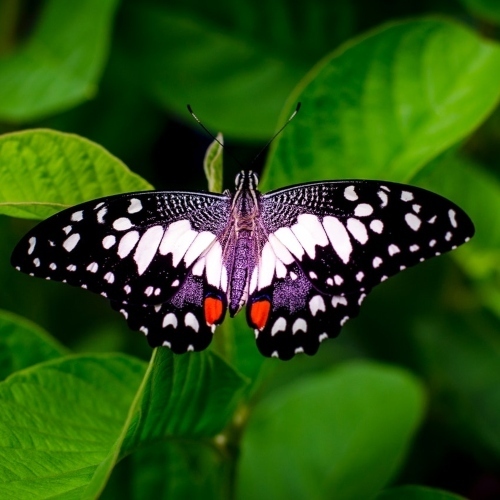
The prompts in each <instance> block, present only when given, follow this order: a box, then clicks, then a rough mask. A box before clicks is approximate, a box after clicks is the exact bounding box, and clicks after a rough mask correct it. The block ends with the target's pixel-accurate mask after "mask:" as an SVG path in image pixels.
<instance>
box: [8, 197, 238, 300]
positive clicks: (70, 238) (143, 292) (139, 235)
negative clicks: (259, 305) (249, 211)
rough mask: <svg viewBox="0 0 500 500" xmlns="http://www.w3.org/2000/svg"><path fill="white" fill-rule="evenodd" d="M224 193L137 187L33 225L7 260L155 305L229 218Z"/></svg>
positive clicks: (55, 277)
mask: <svg viewBox="0 0 500 500" xmlns="http://www.w3.org/2000/svg"><path fill="white" fill-rule="evenodd" d="M229 210H230V199H229V198H228V197H226V196H222V195H215V194H213V195H212V194H202V193H183V192H160V191H151V192H142V193H129V194H124V195H117V196H111V197H108V198H103V199H101V200H95V201H91V202H87V203H83V204H81V205H78V206H76V207H73V208H70V209H67V210H64V211H62V212H60V213H58V214H56V215H55V216H52V217H50V218H49V219H47V220H45V221H44V222H42V223H40V224H39V225H37V226H36V227H35V228H33V229H32V230H31V231H30V232H29V233H28V234H27V235H26V236H25V237H24V238H23V239H22V240H21V241H20V242H19V244H18V245H17V247H16V249H15V250H14V252H13V254H12V265H14V266H15V267H16V268H17V269H19V270H21V271H23V272H25V273H28V274H31V275H32V276H38V277H42V278H46V279H52V280H57V281H64V282H67V283H69V284H71V285H75V286H80V287H82V288H86V289H88V290H90V291H92V292H96V293H100V294H101V295H103V296H105V297H107V298H109V299H111V300H114V301H118V302H127V303H131V304H141V305H157V304H161V303H163V302H165V301H167V300H168V299H169V298H170V297H172V295H174V294H175V293H176V291H177V290H178V289H179V287H181V285H182V284H183V282H184V280H185V278H186V275H187V274H188V272H189V270H190V269H191V267H192V266H193V264H194V263H195V262H196V261H197V259H199V258H200V256H203V255H204V254H205V253H206V252H208V251H209V250H210V248H211V246H212V245H213V244H214V242H215V241H216V239H217V236H218V234H220V233H221V232H222V231H223V230H224V228H225V225H226V223H227V219H228V217H229Z"/></svg>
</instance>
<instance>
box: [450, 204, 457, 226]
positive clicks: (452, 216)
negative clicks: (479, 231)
mask: <svg viewBox="0 0 500 500" xmlns="http://www.w3.org/2000/svg"><path fill="white" fill-rule="evenodd" d="M456 215H457V214H456V213H455V210H452V209H451V208H450V210H448V217H449V218H450V222H451V225H452V226H453V227H457V219H456Z"/></svg>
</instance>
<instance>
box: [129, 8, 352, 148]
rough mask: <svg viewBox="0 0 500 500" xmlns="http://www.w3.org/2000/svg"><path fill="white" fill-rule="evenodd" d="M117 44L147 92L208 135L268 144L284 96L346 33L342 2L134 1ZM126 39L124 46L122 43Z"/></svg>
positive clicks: (348, 18) (347, 15)
mask: <svg viewBox="0 0 500 500" xmlns="http://www.w3.org/2000/svg"><path fill="white" fill-rule="evenodd" d="M123 19H125V20H126V21H128V22H127V24H126V29H124V31H123V32H124V36H123V38H124V40H123V44H126V45H127V47H129V53H131V54H134V56H135V59H136V64H138V66H139V68H140V70H139V71H140V73H141V74H142V75H144V83H145V85H146V86H147V88H148V90H149V91H150V92H151V93H152V94H153V95H154V96H155V97H156V99H157V100H158V101H159V102H160V103H161V104H162V105H163V106H165V107H166V108H168V109H169V110H171V111H174V112H176V113H177V115H178V116H180V117H181V118H184V120H185V121H187V120H188V119H189V115H188V114H187V113H186V108H185V106H186V104H188V103H190V104H192V105H193V107H194V109H195V111H196V113H197V114H198V116H199V117H200V118H202V120H203V122H204V123H205V124H206V125H207V126H208V127H209V128H211V129H212V130H220V131H222V132H223V133H224V134H225V135H227V136H239V137H242V138H254V139H255V138H260V139H268V138H269V137H270V136H271V134H272V131H273V129H274V126H275V124H276V119H277V116H278V113H279V111H280V109H281V108H282V106H283V103H284V101H285V99H286V96H287V95H288V94H289V93H290V92H291V90H292V89H293V87H294V86H295V85H296V84H297V82H298V81H299V80H300V78H302V76H303V75H304V74H305V73H306V71H308V70H309V68H310V67H311V66H312V65H313V64H314V63H315V62H316V61H317V60H318V58H320V57H322V56H323V54H324V53H325V52H326V51H328V50H331V49H333V48H334V47H336V46H337V45H338V43H339V42H340V41H341V40H343V39H345V38H346V37H347V35H348V34H350V33H351V32H352V26H353V6H352V5H351V2H349V1H347V0H341V1H336V2H328V1H324V0H314V1H305V0H301V1H297V2H293V3H291V2H284V1H282V0H278V1H272V2H268V3H266V4H265V5H263V4H262V3H261V2H259V1H258V0H244V1H239V2H237V3H234V2H231V0H215V1H213V2H200V1H199V0H189V1H186V0H182V1H178V0H176V1H171V2H152V1H149V2H141V3H139V2H136V3H135V4H131V5H129V6H128V7H126V8H125V9H124V18H123ZM125 36H126V39H125Z"/></svg>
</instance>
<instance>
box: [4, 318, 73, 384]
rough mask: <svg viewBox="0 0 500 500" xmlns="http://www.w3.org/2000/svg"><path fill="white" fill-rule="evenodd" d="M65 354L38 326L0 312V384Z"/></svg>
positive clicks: (62, 348) (64, 350)
mask: <svg viewBox="0 0 500 500" xmlns="http://www.w3.org/2000/svg"><path fill="white" fill-rule="evenodd" d="M64 354H66V349H64V347H63V346H61V345H59V344H58V343H57V342H56V341H55V340H54V339H52V338H51V337H50V336H49V334H48V333H46V332H45V331H44V330H42V329H41V328H40V327H39V326H37V325H35V324H34V323H31V322H30V321H27V320H26V319H24V318H21V317H20V316H16V315H15V314H12V313H9V312H7V311H0V380H3V379H5V378H6V377H7V376H9V375H11V374H12V373H14V372H16V371H19V370H22V369H23V368H27V367H28V366H32V365H35V364H37V363H41V362H42V361H48V360H50V359H54V358H58V357H60V356H62V355H64Z"/></svg>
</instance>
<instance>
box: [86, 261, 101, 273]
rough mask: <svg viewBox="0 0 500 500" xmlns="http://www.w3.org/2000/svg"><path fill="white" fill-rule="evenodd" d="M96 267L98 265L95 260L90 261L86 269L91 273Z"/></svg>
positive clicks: (97, 267) (95, 270)
mask: <svg viewBox="0 0 500 500" xmlns="http://www.w3.org/2000/svg"><path fill="white" fill-rule="evenodd" d="M98 269H99V265H98V264H97V262H91V263H90V264H89V265H88V266H87V271H90V272H91V273H96V272H97V270H98Z"/></svg>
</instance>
